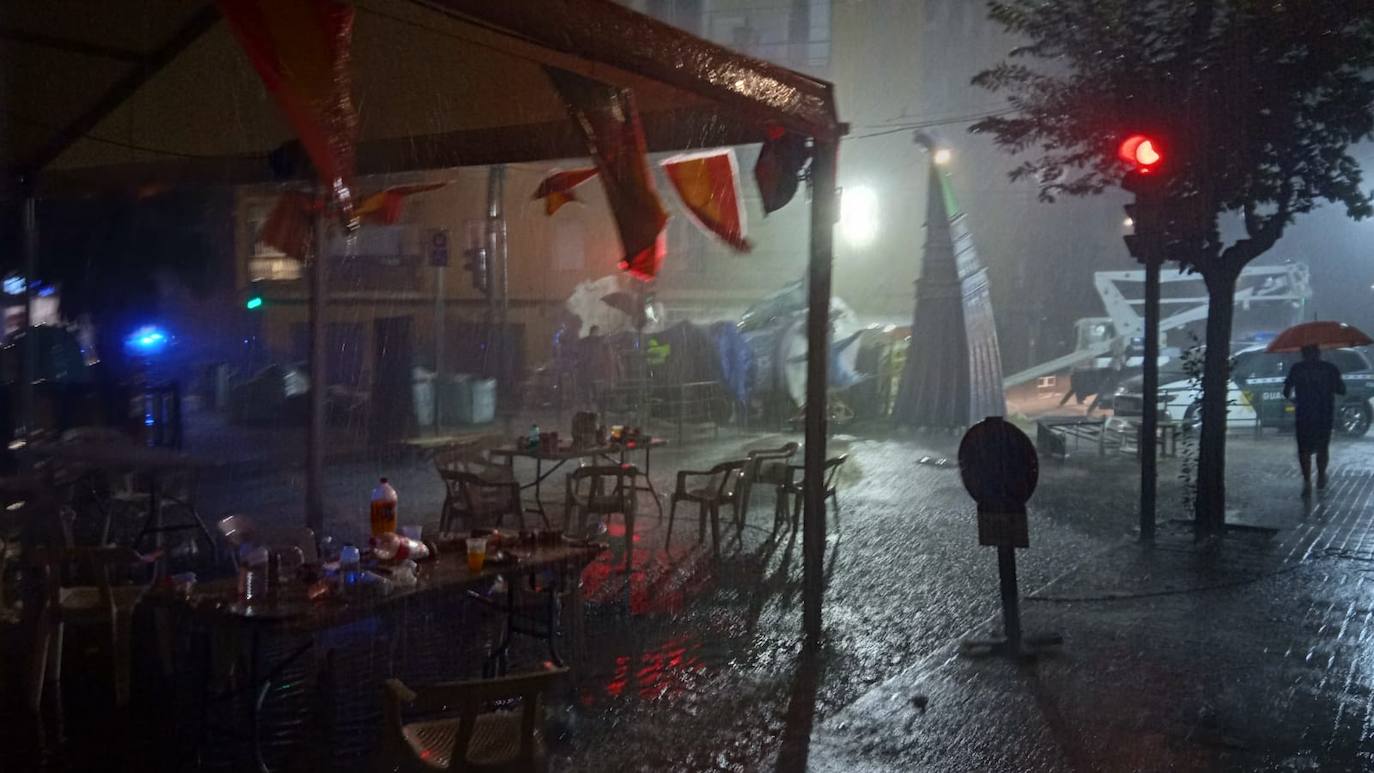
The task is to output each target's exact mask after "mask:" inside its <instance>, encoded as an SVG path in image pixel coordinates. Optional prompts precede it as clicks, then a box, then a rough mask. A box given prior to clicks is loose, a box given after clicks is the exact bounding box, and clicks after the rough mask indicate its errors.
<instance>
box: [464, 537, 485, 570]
mask: <svg viewBox="0 0 1374 773" xmlns="http://www.w3.org/2000/svg"><path fill="white" fill-rule="evenodd" d="M486 563H487V538H486V537H468V571H469V572H472V573H473V574H476V573H477V572H480V571H482V567H483V566H484V565H486Z"/></svg>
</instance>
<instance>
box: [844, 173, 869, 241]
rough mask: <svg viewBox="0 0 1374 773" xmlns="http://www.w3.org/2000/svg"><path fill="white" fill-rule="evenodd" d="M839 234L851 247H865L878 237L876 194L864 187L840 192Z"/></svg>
mask: <svg viewBox="0 0 1374 773" xmlns="http://www.w3.org/2000/svg"><path fill="white" fill-rule="evenodd" d="M840 234H841V235H843V236H844V239H845V241H846V242H848V243H849V244H850V246H853V247H866V246H868V245H869V244H872V243H873V240H874V239H875V238H877V236H878V194H877V193H874V191H873V189H872V188H869V187H868V186H866V185H855V186H852V187H849V188H844V189H843V190H841V191H840Z"/></svg>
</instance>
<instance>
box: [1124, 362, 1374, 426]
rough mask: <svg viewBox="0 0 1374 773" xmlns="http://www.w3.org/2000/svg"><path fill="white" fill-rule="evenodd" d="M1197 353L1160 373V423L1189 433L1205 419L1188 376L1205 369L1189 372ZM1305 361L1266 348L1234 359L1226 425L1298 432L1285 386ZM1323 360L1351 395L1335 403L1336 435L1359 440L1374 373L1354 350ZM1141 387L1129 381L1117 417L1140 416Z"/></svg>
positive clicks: (1196, 385) (1372, 411)
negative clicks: (1293, 369)
mask: <svg viewBox="0 0 1374 773" xmlns="http://www.w3.org/2000/svg"><path fill="white" fill-rule="evenodd" d="M1201 354H1202V350H1201V349H1200V348H1199V349H1195V350H1193V351H1190V352H1189V353H1188V355H1185V357H1184V358H1183V359H1175V360H1171V361H1170V362H1168V363H1162V364H1161V365H1160V369H1159V410H1160V417H1161V418H1168V419H1171V420H1173V421H1176V422H1179V423H1180V424H1182V425H1183V426H1184V427H1185V428H1186V427H1191V426H1192V425H1194V424H1196V423H1197V422H1198V421H1199V420H1200V417H1201V413H1200V410H1201V406H1202V383H1201V380H1200V379H1197V378H1193V377H1192V376H1190V375H1189V374H1188V373H1189V371H1190V370H1191V371H1193V372H1200V370H1201V368H1200V367H1199V368H1188V367H1186V364H1185V363H1186V362H1187V358H1188V357H1189V356H1193V357H1200V356H1201ZM1299 358H1300V355H1299V354H1298V353H1297V352H1266V351H1265V350H1264V347H1262V346H1255V347H1251V348H1249V349H1243V350H1241V351H1240V352H1238V353H1236V355H1235V356H1234V357H1232V358H1231V378H1230V381H1229V383H1228V389H1227V395H1226V403H1227V407H1226V420H1227V423H1228V424H1232V425H1236V426H1247V425H1250V426H1253V423H1254V422H1255V421H1258V422H1259V425H1260V426H1261V427H1275V428H1278V429H1281V430H1291V429H1292V428H1293V404H1292V403H1290V402H1288V401H1287V400H1285V399H1284V397H1283V382H1284V379H1286V378H1287V377H1288V369H1289V368H1291V367H1293V363H1295V362H1297V361H1298V359H1299ZM1322 358H1323V359H1325V360H1327V361H1328V362H1331V363H1332V364H1334V365H1335V366H1336V367H1337V368H1339V369H1340V371H1341V377H1342V379H1343V380H1344V381H1345V391H1346V394H1345V395H1344V397H1342V398H1338V401H1337V403H1336V424H1335V429H1336V431H1337V432H1339V433H1340V434H1342V435H1346V436H1348V437H1359V436H1361V435H1364V434H1365V433H1367V432H1368V431H1369V426H1370V422H1371V418H1372V417H1374V408H1371V403H1370V399H1371V398H1374V367H1371V365H1370V363H1369V360H1368V359H1367V358H1366V357H1365V355H1364V354H1363V353H1361V352H1359V351H1357V350H1355V349H1333V350H1331V351H1327V352H1323V353H1322ZM1141 405H1142V400H1141V382H1140V377H1139V376H1137V377H1135V378H1133V379H1130V380H1129V381H1127V382H1126V383H1125V384H1124V385H1122V387H1121V388H1120V389H1118V390H1117V394H1116V396H1115V397H1114V399H1113V401H1112V406H1113V410H1114V412H1115V413H1116V415H1117V416H1127V417H1129V416H1139V415H1140V406H1141Z"/></svg>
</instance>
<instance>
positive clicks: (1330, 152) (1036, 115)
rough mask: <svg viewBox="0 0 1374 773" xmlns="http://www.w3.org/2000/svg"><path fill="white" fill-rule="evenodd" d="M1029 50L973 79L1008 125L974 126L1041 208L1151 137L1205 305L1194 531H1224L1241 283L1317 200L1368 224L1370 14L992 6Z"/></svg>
mask: <svg viewBox="0 0 1374 773" xmlns="http://www.w3.org/2000/svg"><path fill="white" fill-rule="evenodd" d="M988 9H989V17H990V18H991V19H992V20H993V21H994V22H997V23H999V24H1000V25H1001V26H1002V27H1004V28H1005V29H1006V30H1007V31H1008V32H1009V33H1010V34H1011V35H1012V36H1014V37H1015V38H1018V39H1019V40H1020V41H1021V42H1022V43H1023V45H1020V46H1019V47H1016V48H1014V49H1013V50H1012V51H1011V52H1010V53H1009V55H1008V57H1007V58H1006V59H1005V60H1004V61H1002V62H1000V63H998V64H997V65H995V66H993V67H992V68H990V69H988V70H985V71H983V72H981V73H979V74H978V75H977V76H976V77H975V78H974V79H973V83H974V85H976V86H981V87H983V88H986V89H989V90H991V91H993V92H998V93H1002V94H1005V95H1006V97H1007V99H1008V102H1009V103H1010V106H1011V107H1012V108H1013V112H1012V113H1010V114H1008V115H1004V116H998V117H993V118H987V119H984V120H982V121H980V122H978V123H977V124H975V125H974V126H973V127H972V131H974V132H977V133H985V134H989V135H991V136H992V137H993V139H994V140H995V141H996V142H997V144H998V145H999V146H1001V147H1002V148H1003V149H1004V150H1007V151H1009V152H1011V153H1013V154H1016V155H1017V156H1018V161H1019V163H1018V165H1017V166H1016V167H1015V168H1014V169H1013V170H1012V172H1011V178H1012V179H1013V180H1016V179H1031V180H1035V181H1038V183H1039V187H1040V195H1041V198H1043V199H1046V200H1054V198H1055V197H1057V196H1059V195H1069V196H1081V195H1090V194H1096V193H1100V192H1101V191H1103V190H1105V189H1107V188H1109V187H1113V186H1116V185H1119V184H1120V181H1121V179H1122V175H1123V173H1124V172H1125V171H1126V170H1125V169H1124V168H1123V167H1122V165H1121V163H1120V162H1119V161H1118V160H1117V158H1116V154H1115V151H1116V148H1117V144H1118V143H1119V142H1120V141H1121V140H1122V139H1123V138H1124V137H1125V136H1126V135H1127V134H1130V133H1136V132H1140V133H1144V134H1147V135H1150V136H1153V137H1158V138H1160V140H1161V142H1162V144H1163V145H1164V148H1163V153H1164V155H1165V164H1166V167H1165V168H1164V169H1163V170H1162V173H1163V175H1164V179H1162V180H1161V183H1162V185H1163V195H1162V199H1163V202H1164V207H1163V211H1162V212H1161V213H1159V215H1160V219H1161V222H1160V235H1161V238H1162V243H1163V245H1164V247H1165V252H1164V255H1165V256H1166V257H1167V259H1169V260H1174V261H1177V262H1178V263H1179V264H1180V265H1181V267H1182V268H1183V269H1184V270H1186V271H1190V272H1197V273H1199V274H1201V276H1202V278H1203V280H1204V281H1205V283H1206V286H1207V292H1208V317H1207V328H1206V330H1207V338H1206V353H1205V360H1204V363H1203V376H1202V384H1203V398H1202V406H1201V408H1202V432H1201V437H1200V442H1199V448H1198V478H1197V496H1196V497H1195V499H1194V507H1195V515H1196V519H1197V525H1198V528H1199V530H1200V531H1202V532H1203V533H1215V532H1218V531H1219V530H1220V529H1221V528H1222V527H1223V526H1224V523H1225V515H1224V513H1225V465H1226V393H1227V381H1228V378H1229V369H1230V344H1231V322H1232V317H1233V314H1234V308H1233V306H1234V296H1235V289H1236V281H1237V278H1238V277H1239V275H1240V272H1241V270H1242V269H1243V268H1244V267H1245V266H1246V265H1247V264H1249V263H1250V262H1251V261H1252V260H1254V259H1255V258H1257V257H1259V256H1260V255H1263V254H1264V253H1265V252H1266V251H1267V250H1269V249H1270V248H1271V247H1273V246H1274V243H1275V242H1277V241H1278V239H1279V238H1280V237H1281V236H1282V235H1283V232H1284V229H1285V228H1286V227H1287V226H1288V225H1289V224H1290V223H1292V222H1293V220H1294V218H1296V217H1297V216H1298V215H1300V214H1302V213H1305V212H1309V211H1311V210H1312V209H1313V208H1314V207H1316V206H1318V205H1319V204H1321V203H1322V202H1333V203H1336V204H1339V205H1341V206H1344V207H1345V210H1346V212H1347V213H1348V214H1349V216H1350V217H1352V218H1354V219H1361V218H1364V217H1368V216H1369V215H1371V214H1374V208H1372V207H1371V197H1370V194H1369V193H1368V192H1366V191H1365V190H1364V189H1362V188H1361V174H1360V167H1359V165H1358V164H1357V163H1356V161H1355V159H1354V158H1352V157H1351V155H1350V148H1351V146H1352V145H1354V144H1356V143H1359V142H1361V141H1363V140H1366V139H1368V138H1370V136H1371V132H1374V2H1370V0H1349V1H1347V2H1339V3H1337V2H1279V1H1278V0H1275V1H1274V2H1259V1H1258V0H995V1H994V2H989V3H988Z"/></svg>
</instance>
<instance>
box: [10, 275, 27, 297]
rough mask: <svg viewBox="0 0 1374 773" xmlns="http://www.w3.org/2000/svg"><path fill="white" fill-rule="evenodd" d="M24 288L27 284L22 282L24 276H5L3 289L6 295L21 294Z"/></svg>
mask: <svg viewBox="0 0 1374 773" xmlns="http://www.w3.org/2000/svg"><path fill="white" fill-rule="evenodd" d="M26 289H28V285H26V284H25V283H24V277H22V276H7V277H5V282H4V290H5V294H6V295H23V294H24V291H25V290H26Z"/></svg>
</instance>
